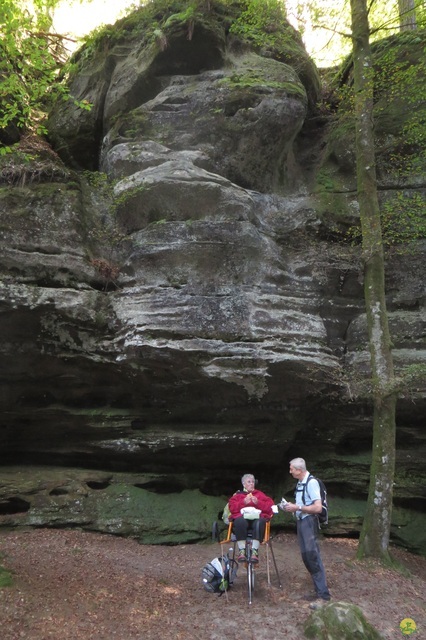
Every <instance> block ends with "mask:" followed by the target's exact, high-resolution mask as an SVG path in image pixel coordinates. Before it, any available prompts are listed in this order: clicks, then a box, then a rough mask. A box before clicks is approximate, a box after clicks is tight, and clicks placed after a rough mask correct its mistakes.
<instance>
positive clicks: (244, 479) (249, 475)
mask: <svg viewBox="0 0 426 640" xmlns="http://www.w3.org/2000/svg"><path fill="white" fill-rule="evenodd" d="M249 478H253V480H254V479H255V478H254V475H253V474H252V473H245V474H244V475H243V477H242V478H241V484H242V485H243V486H244V483H245V481H246V480H248V479H249Z"/></svg>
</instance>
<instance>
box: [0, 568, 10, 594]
mask: <svg viewBox="0 0 426 640" xmlns="http://www.w3.org/2000/svg"><path fill="white" fill-rule="evenodd" d="M12 584H13V580H12V575H11V574H10V572H9V571H7V570H6V569H4V568H3V567H2V566H1V565H0V589H3V588H4V587H11V586H12Z"/></svg>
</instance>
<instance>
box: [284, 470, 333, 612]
mask: <svg viewBox="0 0 426 640" xmlns="http://www.w3.org/2000/svg"><path fill="white" fill-rule="evenodd" d="M290 473H291V475H292V476H293V478H295V479H296V480H297V485H296V503H295V504H293V503H292V502H287V503H286V504H285V505H284V506H283V507H282V508H283V510H284V511H287V512H289V513H294V514H295V516H296V523H297V539H298V542H299V547H300V551H301V554H302V560H303V562H304V565H305V567H306V568H307V570H308V571H309V573H310V574H311V577H312V581H313V583H314V587H315V594H312V596H307V599H308V600H313V602H312V603H311V604H310V605H309V606H310V607H311V609H318V608H319V607H321V606H322V605H324V604H325V602H328V601H329V600H330V597H331V596H330V592H329V590H328V587H327V580H326V577H325V570H324V565H323V563H322V560H321V553H320V548H319V544H318V529H319V523H318V518H317V514H319V513H321V511H322V502H321V493H320V487H319V484H318V481H317V480H316V479H315V478H311V480H310V481H309V485H307V484H306V483H307V482H308V479H309V476H310V473H309V471H307V469H306V462H305V461H304V459H303V458H294V459H293V460H291V461H290ZM303 497H304V501H303Z"/></svg>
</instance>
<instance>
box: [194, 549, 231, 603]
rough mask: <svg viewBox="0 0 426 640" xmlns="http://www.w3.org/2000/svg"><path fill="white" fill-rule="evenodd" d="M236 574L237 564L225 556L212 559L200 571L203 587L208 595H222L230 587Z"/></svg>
mask: <svg viewBox="0 0 426 640" xmlns="http://www.w3.org/2000/svg"><path fill="white" fill-rule="evenodd" d="M236 572H237V563H236V561H235V560H230V559H229V557H228V556H227V555H225V556H221V557H219V558H214V559H213V560H212V561H211V562H208V563H207V564H206V565H205V566H204V567H203V568H202V570H201V581H202V583H203V587H204V589H205V590H206V591H208V592H209V593H218V594H219V595H222V594H224V593H225V591H227V590H228V589H229V587H230V586H231V585H232V583H233V581H234V578H235V575H236Z"/></svg>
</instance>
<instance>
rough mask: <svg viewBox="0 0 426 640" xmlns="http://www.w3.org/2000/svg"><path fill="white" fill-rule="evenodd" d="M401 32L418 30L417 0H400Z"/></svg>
mask: <svg viewBox="0 0 426 640" xmlns="http://www.w3.org/2000/svg"><path fill="white" fill-rule="evenodd" d="M398 11H399V30H400V31H415V30H416V29H417V22H416V9H415V0H398Z"/></svg>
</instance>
